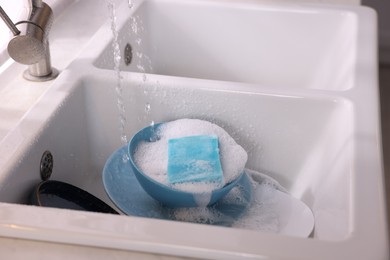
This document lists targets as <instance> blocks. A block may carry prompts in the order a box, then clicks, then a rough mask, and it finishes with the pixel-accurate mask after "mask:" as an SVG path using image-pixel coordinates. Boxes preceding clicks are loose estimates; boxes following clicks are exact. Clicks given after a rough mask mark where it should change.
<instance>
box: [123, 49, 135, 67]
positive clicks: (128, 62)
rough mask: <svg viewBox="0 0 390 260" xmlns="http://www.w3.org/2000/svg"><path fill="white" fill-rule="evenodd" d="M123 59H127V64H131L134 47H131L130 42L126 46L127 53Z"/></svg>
mask: <svg viewBox="0 0 390 260" xmlns="http://www.w3.org/2000/svg"><path fill="white" fill-rule="evenodd" d="M123 58H124V59H123V60H124V61H125V64H126V66H129V65H130V63H131V60H132V59H133V49H132V48H131V45H130V43H128V44H126V46H125V55H123Z"/></svg>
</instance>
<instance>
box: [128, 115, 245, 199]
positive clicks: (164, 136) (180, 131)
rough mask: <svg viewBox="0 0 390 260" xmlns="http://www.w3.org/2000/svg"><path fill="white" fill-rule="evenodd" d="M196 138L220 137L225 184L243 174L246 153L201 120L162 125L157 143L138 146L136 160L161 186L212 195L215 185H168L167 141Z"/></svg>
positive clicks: (183, 120)
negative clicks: (210, 192)
mask: <svg viewBox="0 0 390 260" xmlns="http://www.w3.org/2000/svg"><path fill="white" fill-rule="evenodd" d="M197 135H216V136H218V140H219V152H220V161H221V166H222V172H223V177H224V183H223V185H225V184H227V183H229V182H232V181H233V180H235V179H236V178H237V177H238V176H239V175H240V174H241V173H242V172H243V169H244V167H245V164H246V161H247V160H248V155H247V153H246V151H245V150H244V149H243V148H242V147H241V146H240V145H238V144H237V143H236V142H235V140H234V139H233V138H232V137H231V136H230V135H229V134H228V133H227V132H226V131H225V130H224V129H222V128H221V127H219V126H218V125H216V124H213V123H211V122H208V121H204V120H199V119H179V120H175V121H171V122H168V123H164V124H162V125H161V126H160V127H159V131H158V138H157V139H158V140H157V141H154V142H141V143H139V144H138V147H137V149H136V151H135V153H134V161H135V163H136V165H137V166H138V168H139V169H140V170H141V171H142V172H143V173H144V174H146V175H148V176H149V177H151V178H152V179H154V180H155V181H157V182H159V183H162V184H164V185H167V186H170V187H174V188H176V189H180V190H183V191H189V192H197V193H204V192H209V191H211V190H213V189H215V188H216V187H215V184H214V183H204V182H200V183H189V184H183V183H181V184H175V185H174V186H173V185H172V184H170V183H169V182H168V174H167V166H168V140H169V139H174V138H182V137H186V136H197Z"/></svg>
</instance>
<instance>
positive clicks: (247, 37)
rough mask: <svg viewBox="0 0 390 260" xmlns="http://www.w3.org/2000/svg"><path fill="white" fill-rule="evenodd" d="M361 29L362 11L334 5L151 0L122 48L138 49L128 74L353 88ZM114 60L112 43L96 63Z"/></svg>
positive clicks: (122, 38) (127, 30)
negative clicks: (359, 30)
mask: <svg viewBox="0 0 390 260" xmlns="http://www.w3.org/2000/svg"><path fill="white" fill-rule="evenodd" d="M270 24H272V26H270ZM357 26H358V22H357V16H356V14H355V13H350V12H343V11H340V10H334V9H332V8H326V7H323V8H322V9H321V11H319V10H318V8H311V7H306V8H291V7H290V6H268V5H257V4H254V3H246V4H245V5H243V4H241V3H237V2H233V3H229V4H227V3H226V2H218V1H217V2H215V3H213V4H210V3H209V1H197V2H189V1H183V2H179V1H164V2H157V1H150V2H146V3H144V4H142V5H141V6H139V8H138V9H137V10H135V11H134V14H133V15H132V16H131V17H130V18H128V19H127V20H126V21H125V23H124V25H123V26H122V27H121V29H120V32H119V42H120V49H121V50H124V49H125V45H126V44H128V43H130V45H131V46H132V50H133V60H132V63H131V64H130V65H129V66H126V65H125V64H124V63H122V66H121V69H122V70H124V71H135V72H144V71H145V72H148V73H153V74H161V75H171V76H180V77H192V78H201V79H214V80H224V81H235V82H245V83H254V84H260V85H264V86H270V87H288V88H300V89H325V90H346V89H349V88H351V87H352V86H353V84H354V73H355V72H354V70H353V68H354V66H353V65H354V63H355V62H356V51H357V47H358V46H357V41H356V37H357V36H358V34H357V29H358V28H357ZM113 61H114V58H113V51H112V48H111V46H110V45H109V46H107V48H105V50H104V52H103V53H102V54H101V55H100V56H99V58H98V59H97V60H96V62H95V64H96V66H97V67H99V68H106V69H112V68H113V67H114V64H113ZM281 74H282V75H283V76H281Z"/></svg>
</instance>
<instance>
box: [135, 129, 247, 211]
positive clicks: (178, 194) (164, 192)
mask: <svg viewBox="0 0 390 260" xmlns="http://www.w3.org/2000/svg"><path fill="white" fill-rule="evenodd" d="M161 124H162V123H160V124H156V125H153V126H148V127H145V128H143V129H142V130H140V131H139V132H138V133H137V134H135V135H134V136H133V138H132V139H131V141H130V143H129V145H128V152H129V157H130V165H131V168H132V169H133V171H134V174H135V177H136V178H137V180H138V182H139V184H140V185H141V187H142V188H143V189H144V190H145V192H146V193H148V194H149V195H150V196H151V197H152V198H154V199H155V200H157V201H159V202H161V203H162V204H164V205H166V206H168V207H171V208H189V207H198V206H199V204H198V203H197V202H196V198H199V196H200V198H201V197H202V194H196V193H191V192H185V191H181V190H177V189H174V188H171V187H169V186H167V185H164V184H162V183H159V182H157V181H155V180H153V179H152V178H150V177H149V176H147V175H145V174H144V173H143V172H142V171H141V170H140V169H139V168H138V167H137V165H136V164H135V162H134V153H135V150H136V148H137V146H138V144H139V143H140V142H142V141H145V142H154V141H157V140H158V139H159V136H158V129H159V127H160V126H161ZM242 176H243V174H240V176H239V177H237V178H236V179H235V180H234V181H232V182H230V183H228V184H226V185H225V186H223V187H222V188H220V189H216V190H214V191H212V193H211V198H210V201H209V203H208V204H207V206H210V205H212V204H214V203H216V202H217V201H218V200H220V199H221V198H223V197H224V196H225V195H226V194H227V193H228V192H229V191H230V190H231V189H232V188H233V187H234V186H236V184H237V183H238V182H239V181H240V179H241V178H242Z"/></svg>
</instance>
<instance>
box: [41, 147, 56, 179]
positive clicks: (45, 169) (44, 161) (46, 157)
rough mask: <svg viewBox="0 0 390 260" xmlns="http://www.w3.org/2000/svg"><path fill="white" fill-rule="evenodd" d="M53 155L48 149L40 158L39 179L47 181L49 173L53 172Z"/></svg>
mask: <svg viewBox="0 0 390 260" xmlns="http://www.w3.org/2000/svg"><path fill="white" fill-rule="evenodd" d="M53 164H54V160H53V155H52V154H51V152H50V151H45V152H44V153H43V155H42V158H41V165H40V172H41V179H42V180H43V181H47V180H48V179H49V178H50V176H51V173H52V172H53Z"/></svg>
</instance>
